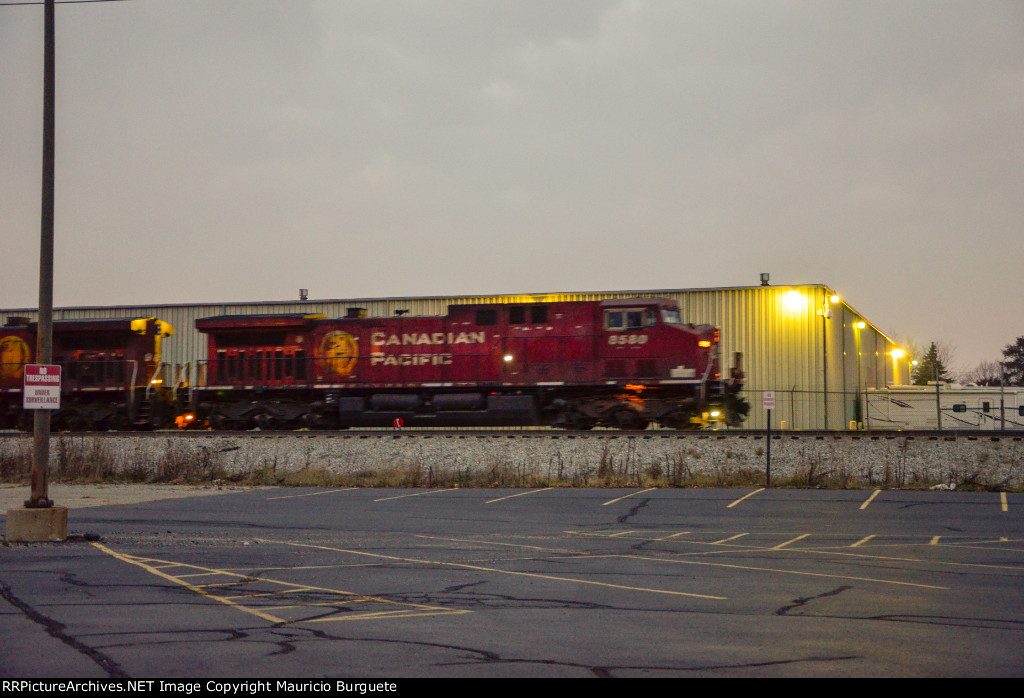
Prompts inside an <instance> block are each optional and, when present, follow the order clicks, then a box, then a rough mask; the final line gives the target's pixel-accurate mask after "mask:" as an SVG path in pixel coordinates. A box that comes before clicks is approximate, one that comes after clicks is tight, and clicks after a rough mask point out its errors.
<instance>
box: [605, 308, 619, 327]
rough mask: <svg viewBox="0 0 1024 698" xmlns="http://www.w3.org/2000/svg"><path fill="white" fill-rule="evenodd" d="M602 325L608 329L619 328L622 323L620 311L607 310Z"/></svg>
mask: <svg viewBox="0 0 1024 698" xmlns="http://www.w3.org/2000/svg"><path fill="white" fill-rule="evenodd" d="M604 326H605V328H606V329H609V330H621V329H622V327H623V325H622V311H620V310H609V311H608V312H607V313H606V314H605V319H604Z"/></svg>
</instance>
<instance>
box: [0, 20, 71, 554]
mask: <svg viewBox="0 0 1024 698" xmlns="http://www.w3.org/2000/svg"><path fill="white" fill-rule="evenodd" d="M44 4H45V8H44V15H43V192H42V217H41V223H40V245H39V321H38V322H37V323H36V356H35V361H36V363H37V364H42V365H44V366H46V365H48V364H51V363H52V362H53V229H54V224H53V222H54V217H53V210H54V205H53V203H54V171H55V168H54V161H55V158H54V152H55V138H54V134H55V133H56V125H55V119H54V114H55V112H56V100H55V97H54V96H55V94H56V89H55V75H56V58H55V54H56V51H55V49H54V42H55V39H54V7H55V0H46V2H45V3H44ZM40 370H42V369H40ZM27 375H28V369H27V368H26V371H25V376H26V377H27ZM27 395H28V393H27V392H26V393H23V397H27ZM33 421H34V426H35V431H34V433H33V442H32V492H31V494H30V496H29V499H28V500H27V501H26V502H25V506H24V507H23V508H21V509H10V510H8V511H7V541H8V542H12V543H13V542H25V543H37V542H42V541H62V540H66V539H67V537H68V510H67V507H55V506H54V505H53V502H52V501H50V496H49V490H48V487H47V469H48V468H49V464H50V410H48V409H38V408H37V409H36V410H35V415H34V420H33Z"/></svg>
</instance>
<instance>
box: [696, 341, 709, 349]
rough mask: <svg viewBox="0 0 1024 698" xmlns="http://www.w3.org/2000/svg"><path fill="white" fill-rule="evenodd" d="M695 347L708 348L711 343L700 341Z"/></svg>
mask: <svg viewBox="0 0 1024 698" xmlns="http://www.w3.org/2000/svg"><path fill="white" fill-rule="evenodd" d="M697 346H699V347H710V346H711V342H710V341H709V340H707V339H702V340H700V341H699V342H697Z"/></svg>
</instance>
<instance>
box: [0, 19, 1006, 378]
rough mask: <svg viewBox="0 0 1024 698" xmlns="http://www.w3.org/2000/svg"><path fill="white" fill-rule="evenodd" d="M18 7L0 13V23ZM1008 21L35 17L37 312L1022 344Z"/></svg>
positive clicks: (13, 62)
mask: <svg viewBox="0 0 1024 698" xmlns="http://www.w3.org/2000/svg"><path fill="white" fill-rule="evenodd" d="M11 1H12V0H0V4H3V3H7V2H11ZM42 18H43V7H42V5H32V6H8V7H0V243H2V244H0V255H2V257H0V259H2V263H0V267H2V272H3V285H2V287H0V289H2V290H0V307H4V308H12V307H34V306H35V305H36V304H37V302H38V264H39V262H38V258H39V215H40V182H41V160H42V154H41V153H42V126H41V124H42V62H43V20H42ZM1022 232H1024V2H1021V0H1006V1H1004V2H996V1H984V0H965V1H963V2H959V1H953V0H921V1H916V0H899V1H894V2H885V1H881V0H877V1H876V0H872V1H870V2H869V1H862V0H850V1H848V2H828V1H825V0H806V1H802V2H796V1H792V2H791V1H787V0H777V1H775V2H770V1H766V0H751V1H749V2H743V1H735V2H729V1H726V0H707V1H704V2H697V1H684V0H421V1H413V0H361V1H357V0H132V1H129V2H102V3H82V4H59V5H58V6H57V180H56V268H55V275H56V277H55V278H56V280H55V297H54V302H55V304H56V305H58V306H66V305H127V304H155V303H191V302H220V301H247V300H288V299H295V298H297V297H298V289H299V288H308V289H309V290H310V296H311V297H312V298H344V297H376V296H408V295H416V296H420V295H430V296H434V295H455V294H458V295H463V294H491V293H531V292H537V293H539V292H553V291H596V290H620V289H636V290H639V289H663V288H701V287H719V286H747V285H757V284H758V275H759V273H760V272H770V273H771V279H772V283H773V285H776V284H777V285H785V284H807V283H823V284H827V285H829V286H830V287H833V288H835V289H836V290H837V291H838V292H839V293H840V294H841V295H842V296H843V297H844V298H845V299H846V300H847V301H848V302H849V303H850V304H851V305H852V306H853V307H854V308H856V309H857V310H859V311H860V312H862V313H863V314H864V315H865V316H866V317H867V319H868V320H870V321H871V322H873V323H874V324H875V325H876V326H877V327H879V329H881V330H882V331H884V332H886V333H888V334H889V335H890V336H894V337H895V338H897V339H900V340H902V339H912V340H914V341H916V342H917V343H919V344H923V345H925V346H927V343H928V342H929V341H931V340H938V341H941V342H944V343H946V344H948V345H949V346H950V347H952V348H953V350H954V352H955V354H954V356H955V364H956V365H958V366H960V367H962V368H971V367H973V366H974V365H976V364H977V363H978V362H979V361H982V360H995V359H998V358H1000V357H1001V349H1002V348H1003V346H1004V345H1006V344H1008V343H1010V342H1012V341H1013V340H1014V339H1015V338H1016V337H1017V336H1020V335H1024V304H1022V298H1024V235H1022Z"/></svg>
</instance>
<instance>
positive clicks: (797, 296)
mask: <svg viewBox="0 0 1024 698" xmlns="http://www.w3.org/2000/svg"><path fill="white" fill-rule="evenodd" d="M783 303H785V305H786V309H787V310H789V311H791V312H796V311H797V310H802V309H803V308H806V307H807V304H806V302H805V301H804V297H803V294H801V293H800V292H799V291H790V292H789V293H787V294H786V297H785V298H784V299H783Z"/></svg>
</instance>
